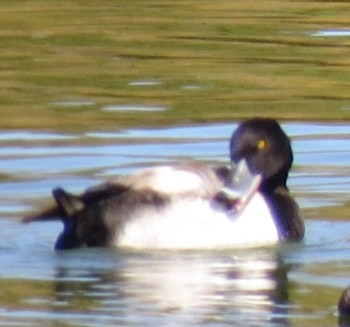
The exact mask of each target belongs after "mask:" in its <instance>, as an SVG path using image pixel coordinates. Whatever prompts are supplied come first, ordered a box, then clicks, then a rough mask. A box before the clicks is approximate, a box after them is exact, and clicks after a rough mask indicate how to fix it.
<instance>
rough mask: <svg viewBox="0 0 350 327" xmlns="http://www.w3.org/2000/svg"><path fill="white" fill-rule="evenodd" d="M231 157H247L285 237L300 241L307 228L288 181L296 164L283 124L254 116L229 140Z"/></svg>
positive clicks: (235, 160)
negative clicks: (293, 164) (259, 177)
mask: <svg viewBox="0 0 350 327" xmlns="http://www.w3.org/2000/svg"><path fill="white" fill-rule="evenodd" d="M230 153H231V160H232V162H233V164H237V163H238V162H240V161H241V160H242V159H245V161H246V163H247V166H248V168H249V170H250V172H251V173H252V174H258V175H260V176H261V184H260V186H259V190H260V192H261V193H262V194H263V195H264V196H265V199H266V201H267V202H268V204H269V206H270V209H271V211H272V213H273V215H274V217H275V221H276V225H277V226H278V228H279V235H280V238H281V239H283V240H290V241H299V240H301V239H302V238H303V237H304V233H305V227H304V223H303V220H302V218H301V215H300V211H299V206H298V205H297V203H296V202H295V200H294V199H293V198H292V196H291V195H290V194H289V191H288V189H287V186H286V183H287V178H288V173H289V170H290V168H291V167H292V163H293V152H292V148H291V144H290V140H289V138H288V136H287V135H286V134H285V132H284V131H283V130H282V128H281V126H280V125H279V124H278V123H277V122H276V121H275V120H274V119H268V118H254V119H250V120H247V121H245V122H243V123H242V124H240V125H239V126H238V128H237V129H236V131H235V132H234V133H233V135H232V138H231V143H230Z"/></svg>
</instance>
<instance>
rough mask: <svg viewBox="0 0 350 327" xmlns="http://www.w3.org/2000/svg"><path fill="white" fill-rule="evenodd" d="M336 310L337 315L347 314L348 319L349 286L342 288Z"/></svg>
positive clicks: (349, 305) (349, 310)
mask: <svg viewBox="0 0 350 327" xmlns="http://www.w3.org/2000/svg"><path fill="white" fill-rule="evenodd" d="M338 312H339V315H342V316H347V317H348V319H350V286H348V287H347V288H345V289H344V291H343V293H342V295H341V297H340V299H339V302H338ZM348 322H349V320H348Z"/></svg>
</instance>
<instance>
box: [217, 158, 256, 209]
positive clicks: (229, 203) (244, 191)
mask: <svg viewBox="0 0 350 327" xmlns="http://www.w3.org/2000/svg"><path fill="white" fill-rule="evenodd" d="M261 181H262V177H261V175H259V174H252V173H251V172H250V170H249V168H248V166H247V162H246V160H244V159H242V160H241V161H239V162H238V164H236V165H233V166H232V175H231V177H230V180H229V182H228V183H227V185H226V187H224V188H223V189H222V190H221V192H220V198H221V199H225V206H226V207H227V209H230V210H232V211H234V212H239V211H241V210H243V209H244V208H245V207H246V205H247V204H248V203H249V201H250V200H251V198H252V197H253V195H254V194H255V193H256V192H257V191H258V189H259V187H260V185H261Z"/></svg>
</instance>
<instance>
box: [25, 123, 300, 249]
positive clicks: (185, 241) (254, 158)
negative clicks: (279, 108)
mask: <svg viewBox="0 0 350 327" xmlns="http://www.w3.org/2000/svg"><path fill="white" fill-rule="evenodd" d="M230 158H231V164H232V167H230V168H226V167H219V168H211V167H208V166H206V165H201V164H198V163H196V164H179V165H174V166H170V165H169V166H161V167H154V168H149V169H145V170H141V171H137V172H135V173H131V174H128V175H124V176H120V177H118V178H116V179H114V180H112V181H109V182H107V183H104V184H101V185H99V186H97V187H93V188H90V189H88V190H86V191H85V192H84V193H83V194H82V195H79V196H75V195H72V194H69V193H67V192H66V191H64V190H63V189H60V188H57V189H54V190H53V196H54V198H55V200H56V206H54V207H52V208H50V209H48V210H45V211H43V212H41V213H39V214H35V215H31V216H28V217H25V218H24V221H25V222H29V221H34V220H48V219H61V220H62V222H63V224H64V229H63V232H62V233H61V234H60V236H59V237H58V239H57V241H56V246H55V248H56V249H58V250H59V249H71V248H76V247H83V246H117V247H133V248H160V249H203V248H204V249H205V248H206V249H208V248H230V247H242V246H243V247H249V246H260V245H268V244H274V243H276V242H278V241H279V240H286V241H298V240H301V239H302V238H303V236H304V224H303V220H302V218H301V216H300V212H299V208H298V205H297V204H296V202H295V201H294V199H293V198H292V196H291V195H290V193H289V191H288V188H287V186H286V181H287V177H288V173H289V170H290V168H291V166H292V161H293V153H292V149H291V145H290V140H289V138H288V137H287V135H286V134H285V133H284V131H283V130H282V128H281V127H280V125H279V124H278V123H277V122H276V121H275V120H273V119H267V118H254V119H250V120H247V121H245V122H243V123H241V124H240V125H239V126H238V128H237V129H236V131H234V133H233V135H232V137H231V141H230ZM242 162H243V163H244V164H242ZM242 166H243V167H245V166H247V167H248V171H249V172H250V174H251V175H252V176H251V178H250V181H251V182H249V183H250V184H249V185H248V186H249V187H248V189H249V191H244V194H240V193H239V192H238V195H237V192H236V191H237V188H239V186H238V187H237V186H236V184H237V185H238V184H239V181H238V183H237V181H236V180H237V179H238V180H239V179H240V178H242V177H241V175H244V174H242V173H241V170H242V169H241V168H237V167H242ZM243 170H244V169H243ZM243 179H244V178H243Z"/></svg>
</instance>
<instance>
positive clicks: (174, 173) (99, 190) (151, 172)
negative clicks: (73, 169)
mask: <svg viewBox="0 0 350 327" xmlns="http://www.w3.org/2000/svg"><path fill="white" fill-rule="evenodd" d="M220 174H223V171H221V172H220V173H217V172H216V171H215V170H214V169H212V168H210V167H208V166H206V165H201V164H192V163H191V164H182V165H176V166H158V167H154V168H149V169H144V170H140V171H137V172H134V173H131V174H127V175H122V176H119V177H117V178H115V179H113V180H111V181H109V182H107V183H103V184H100V185H97V186H94V187H91V188H88V189H87V190H86V191H85V192H84V193H83V194H82V195H80V196H75V195H72V194H69V193H67V192H65V194H67V195H69V199H70V200H72V199H75V200H76V201H75V202H76V203H79V202H81V204H82V206H83V207H86V206H90V205H93V204H94V203H96V202H98V201H100V200H103V199H107V198H109V197H112V196H113V197H114V196H118V195H121V194H123V193H124V192H126V191H130V190H132V191H136V192H143V191H151V192H152V193H158V194H160V195H162V196H167V197H185V196H195V197H204V198H213V197H214V196H215V195H216V194H217V193H218V192H219V191H220V190H221V189H222V188H223V187H224V178H223V176H221V175H220ZM57 190H60V189H54V190H53V196H54V198H55V200H56V205H54V206H52V207H49V208H48V209H45V210H43V211H41V212H39V213H35V214H32V215H28V216H26V217H24V218H23V219H22V221H23V222H26V223H27V222H32V221H44V220H56V219H62V217H66V215H67V212H70V209H69V208H70V204H69V201H68V202H66V201H64V200H65V197H61V196H57V195H60V194H62V192H57ZM62 202H63V203H67V206H68V207H67V208H65V207H64V206H63V208H62ZM73 202H74V201H73ZM67 209H68V210H67ZM71 209H72V210H75V209H76V208H71Z"/></svg>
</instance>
